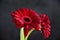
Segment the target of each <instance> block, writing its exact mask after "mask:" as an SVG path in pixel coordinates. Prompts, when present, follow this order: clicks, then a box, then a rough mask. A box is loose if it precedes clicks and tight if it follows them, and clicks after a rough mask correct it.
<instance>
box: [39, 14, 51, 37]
mask: <svg viewBox="0 0 60 40" xmlns="http://www.w3.org/2000/svg"><path fill="white" fill-rule="evenodd" d="M40 18H41V20H42V21H41V26H42V29H41V30H42V34H43V35H44V37H45V38H48V37H49V35H50V28H51V27H50V20H49V18H48V16H47V15H46V14H40Z"/></svg>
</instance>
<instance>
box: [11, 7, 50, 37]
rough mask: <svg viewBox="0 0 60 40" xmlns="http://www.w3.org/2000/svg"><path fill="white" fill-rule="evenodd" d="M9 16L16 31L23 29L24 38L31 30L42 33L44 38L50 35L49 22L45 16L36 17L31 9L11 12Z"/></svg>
mask: <svg viewBox="0 0 60 40" xmlns="http://www.w3.org/2000/svg"><path fill="white" fill-rule="evenodd" d="M11 15H12V18H13V21H14V23H15V24H16V26H17V28H18V29H20V28H22V27H24V34H25V36H27V34H28V31H29V30H31V29H32V28H34V29H35V30H40V31H42V34H43V35H44V37H45V38H48V36H49V35H50V21H49V19H48V17H47V16H46V15H45V14H40V15H38V14H37V13H36V12H35V11H33V10H31V9H27V8H21V9H18V10H16V11H14V12H12V14H11ZM39 25H40V26H39Z"/></svg>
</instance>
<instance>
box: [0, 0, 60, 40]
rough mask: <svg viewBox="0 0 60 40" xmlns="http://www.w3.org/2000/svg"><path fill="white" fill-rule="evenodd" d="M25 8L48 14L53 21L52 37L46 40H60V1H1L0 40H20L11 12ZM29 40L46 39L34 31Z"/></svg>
mask: <svg viewBox="0 0 60 40" xmlns="http://www.w3.org/2000/svg"><path fill="white" fill-rule="evenodd" d="M23 7H24V8H29V9H33V10H36V12H37V13H46V15H48V17H49V18H50V21H51V35H50V36H49V38H48V39H46V40H60V0H0V40H19V30H18V29H17V28H16V27H15V24H14V23H13V22H12V21H11V16H10V12H11V11H14V10H16V9H18V8H23ZM28 40H45V39H44V37H43V36H42V35H41V33H40V32H39V31H34V32H33V33H32V34H31V35H30V37H29V38H28Z"/></svg>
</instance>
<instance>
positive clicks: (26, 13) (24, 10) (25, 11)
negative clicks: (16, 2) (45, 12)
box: [20, 8, 29, 16]
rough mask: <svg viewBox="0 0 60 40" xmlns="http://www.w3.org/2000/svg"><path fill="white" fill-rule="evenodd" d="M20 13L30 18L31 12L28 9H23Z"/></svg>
mask: <svg viewBox="0 0 60 40" xmlns="http://www.w3.org/2000/svg"><path fill="white" fill-rule="evenodd" d="M20 11H21V12H22V14H23V15H24V16H29V10H28V9H27V8H21V9H20Z"/></svg>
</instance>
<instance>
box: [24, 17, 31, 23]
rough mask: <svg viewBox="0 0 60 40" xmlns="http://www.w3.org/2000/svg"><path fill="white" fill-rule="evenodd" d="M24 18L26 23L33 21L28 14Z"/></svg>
mask: <svg viewBox="0 0 60 40" xmlns="http://www.w3.org/2000/svg"><path fill="white" fill-rule="evenodd" d="M23 20H24V23H27V24H30V23H31V22H32V20H31V18H30V17H28V16H25V17H24V18H23Z"/></svg>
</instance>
